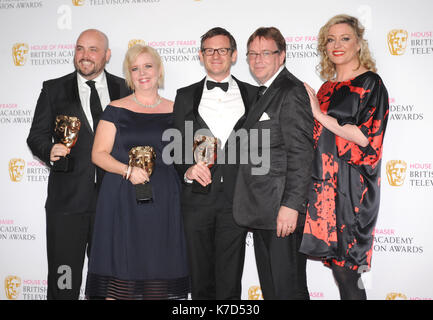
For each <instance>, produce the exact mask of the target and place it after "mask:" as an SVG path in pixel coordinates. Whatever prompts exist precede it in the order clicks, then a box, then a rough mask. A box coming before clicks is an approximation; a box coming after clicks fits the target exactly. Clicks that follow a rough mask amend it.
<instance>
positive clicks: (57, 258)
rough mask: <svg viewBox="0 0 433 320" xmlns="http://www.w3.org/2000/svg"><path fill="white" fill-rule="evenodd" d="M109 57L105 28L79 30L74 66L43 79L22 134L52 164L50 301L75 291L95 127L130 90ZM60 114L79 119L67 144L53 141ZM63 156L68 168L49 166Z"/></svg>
mask: <svg viewBox="0 0 433 320" xmlns="http://www.w3.org/2000/svg"><path fill="white" fill-rule="evenodd" d="M110 56H111V51H110V49H109V44H108V38H107V36H106V35H105V34H104V33H102V32H101V31H99V30H95V29H89V30H85V31H83V32H82V33H81V34H80V36H79V37H78V39H77V43H76V47H75V55H74V65H75V69H76V70H75V71H74V72H73V73H70V74H68V75H65V76H63V77H60V78H57V79H52V80H48V81H45V82H44V83H43V85H42V91H41V93H40V95H39V99H38V102H37V105H36V109H35V113H34V117H33V122H32V126H31V128H30V133H29V136H28V138H27V144H28V146H29V147H30V149H31V151H32V152H33V154H34V155H35V156H37V157H38V158H39V159H41V160H42V161H44V162H45V163H46V165H47V166H48V167H50V168H51V171H50V176H49V179H48V193H47V200H46V203H45V209H46V232H47V258H48V292H47V299H50V300H51V299H74V300H75V299H78V298H79V294H80V286H81V278H82V270H83V264H84V258H85V254H86V250H87V253H89V251H90V243H91V237H92V228H93V220H94V215H95V211H96V198H97V193H98V188H99V185H100V183H101V179H102V176H103V172H102V171H101V170H100V169H98V170H97V168H96V167H95V165H94V164H93V163H92V161H91V151H92V146H93V138H94V132H95V131H96V126H97V123H98V120H99V117H100V115H101V113H102V112H103V109H104V108H105V106H106V105H107V104H108V103H109V102H110V101H112V100H117V99H119V98H122V97H124V96H126V95H128V94H129V89H128V88H127V86H126V83H125V80H124V79H122V78H119V77H116V76H114V75H111V74H109V73H108V72H106V71H105V70H104V68H105V65H106V63H107V62H108V61H109V60H110ZM59 115H62V116H70V117H77V118H78V119H79V120H80V123H81V127H80V130H79V132H78V139H77V140H76V143H75V145H74V146H73V147H72V148H68V147H67V146H65V145H64V144H62V143H58V141H57V140H56V139H57V138H56V136H55V134H54V129H55V119H56V117H57V116H59ZM53 140H54V141H53ZM66 155H70V157H71V158H73V160H74V161H73V167H72V166H71V167H70V168H69V169H68V171H67V172H61V171H54V170H53V169H52V167H53V165H54V164H55V163H56V161H59V160H60V159H61V158H62V157H65V156H66ZM65 170H66V169H65Z"/></svg>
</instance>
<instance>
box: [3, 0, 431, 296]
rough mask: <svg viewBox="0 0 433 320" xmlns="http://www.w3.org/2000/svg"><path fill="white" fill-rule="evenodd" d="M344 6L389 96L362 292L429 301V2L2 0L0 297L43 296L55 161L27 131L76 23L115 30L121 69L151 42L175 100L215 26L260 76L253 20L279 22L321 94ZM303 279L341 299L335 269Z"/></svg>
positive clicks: (194, 77)
mask: <svg viewBox="0 0 433 320" xmlns="http://www.w3.org/2000/svg"><path fill="white" fill-rule="evenodd" d="M339 13H347V14H350V15H354V16H356V17H358V18H359V19H360V20H361V21H362V23H363V24H364V26H365V27H366V30H367V31H366V38H367V39H368V41H369V45H370V48H371V51H372V53H373V56H374V58H375V59H376V62H377V67H378V73H379V74H380V76H381V77H382V79H383V81H384V83H385V85H386V87H387V88H388V92H389V99H390V101H389V103H390V114H389V122H388V130H387V133H386V136H385V147H384V155H383V163H382V183H381V184H382V186H381V188H382V189H381V191H382V198H381V209H380V213H379V220H378V223H377V227H376V231H375V243H374V253H373V260H372V269H371V271H369V272H366V273H364V274H363V276H362V277H363V282H364V284H365V286H366V289H367V295H368V297H369V298H370V299H379V300H383V299H388V300H393V299H407V300H424V299H433V273H432V272H431V266H432V264H433V237H432V232H431V230H432V226H433V201H432V198H433V148H432V145H433V142H432V137H433V100H432V91H433V78H432V74H433V23H432V18H433V16H432V15H433V2H432V1H431V0H417V1H407V0H382V1H375V0H363V1H357V0H345V1H343V0H341V1H338V0H328V1H297V2H292V1H285V0H266V1H263V0H239V1H231V0H56V1H48V0H0V30H1V35H2V36H1V41H0V70H1V78H0V82H1V85H0V136H1V140H0V149H1V150H2V151H1V155H0V194H1V201H0V299H2V300H5V299H10V300H42V299H46V274H47V263H46V244H45V240H46V239H45V209H44V203H45V198H46V188H47V179H48V175H49V169H48V168H47V167H46V166H44V164H42V163H41V162H40V161H39V160H38V159H37V158H34V157H33V156H32V154H31V152H30V150H29V149H28V147H27V145H26V138H27V135H28V132H29V129H30V125H31V122H32V117H33V114H34V108H35V105H36V100H37V98H38V96H39V93H40V90H41V86H42V81H44V80H47V79H51V78H57V77H59V76H62V75H64V74H67V73H70V72H71V71H72V70H73V69H74V67H73V56H74V46H75V41H76V39H77V37H78V35H79V33H80V32H81V31H83V30H85V29H88V28H97V29H100V30H102V31H103V32H105V33H106V34H107V35H108V37H109V39H110V47H111V50H112V58H111V61H110V62H109V64H108V65H107V70H108V71H109V72H111V73H114V74H117V75H120V76H123V75H122V68H121V66H122V62H123V58H124V54H125V52H126V50H127V48H128V46H130V45H131V44H134V43H136V42H142V43H145V44H147V45H150V46H152V47H154V48H155V49H156V50H157V51H158V52H159V54H160V55H161V57H162V59H163V62H164V65H165V69H166V81H165V87H164V88H163V89H162V90H161V92H160V93H161V95H162V96H164V97H167V98H169V99H171V100H174V98H175V94H176V90H177V89H178V88H180V87H183V86H186V85H189V84H191V83H193V82H196V81H199V80H201V79H202V78H203V77H204V75H205V73H204V69H203V66H202V65H201V64H200V61H199V59H198V51H199V46H200V36H201V35H202V34H203V33H205V32H206V31H207V30H208V29H210V28H212V27H215V26H221V27H224V28H226V29H227V30H229V31H230V32H231V33H232V34H233V36H234V37H235V38H236V40H237V42H238V51H239V55H238V61H237V62H236V64H235V65H234V66H233V68H232V73H233V74H234V75H235V76H236V77H238V78H239V79H241V80H244V81H247V82H250V83H253V84H256V83H255V81H254V79H253V77H252V76H251V74H250V72H249V69H248V65H247V61H246V56H245V54H246V41H247V39H248V37H249V36H250V34H251V33H253V32H254V31H255V30H256V29H257V28H258V27H260V26H275V27H277V28H279V29H280V30H281V32H282V33H283V35H284V36H285V38H286V42H287V62H286V66H287V68H288V69H289V70H290V71H291V72H292V73H293V74H295V75H296V76H297V77H298V78H300V79H301V80H303V81H305V82H308V83H309V84H310V85H311V86H312V87H314V88H315V89H316V91H317V90H318V89H319V87H320V85H321V83H322V81H321V80H320V78H319V77H318V75H317V73H316V71H315V67H316V65H317V63H318V55H317V52H316V47H317V34H318V31H319V28H320V27H321V26H322V25H323V24H324V23H325V22H326V21H327V20H328V19H329V18H330V17H332V16H334V15H336V14H339ZM77 187H78V186H77ZM246 245H247V255H246V260H245V269H244V277H243V293H242V298H243V299H252V300H256V299H262V298H263V297H262V294H261V290H260V284H259V281H258V277H257V271H256V265H255V260H254V249H253V246H254V243H253V239H252V235H251V234H248V237H247V239H246ZM86 271H87V270H86V269H85V270H83V275H84V276H85V275H86ZM307 276H308V286H309V290H310V296H311V298H312V299H322V300H326V299H339V294H338V290H337V287H336V285H335V283H334V280H333V277H332V274H331V271H330V270H329V269H327V268H326V267H324V266H323V265H322V264H321V262H320V261H315V260H309V261H308V265H307ZM84 279H85V278H84ZM83 292H84V288H83V291H82V293H83ZM82 298H84V296H83V295H82Z"/></svg>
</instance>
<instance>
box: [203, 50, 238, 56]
mask: <svg viewBox="0 0 433 320" xmlns="http://www.w3.org/2000/svg"><path fill="white" fill-rule="evenodd" d="M230 50H232V49H231V48H218V49H214V48H203V49H202V50H201V52H203V53H204V55H205V56H213V55H214V53H215V51H216V52H218V54H219V55H220V56H226V55H227V53H229V51H230Z"/></svg>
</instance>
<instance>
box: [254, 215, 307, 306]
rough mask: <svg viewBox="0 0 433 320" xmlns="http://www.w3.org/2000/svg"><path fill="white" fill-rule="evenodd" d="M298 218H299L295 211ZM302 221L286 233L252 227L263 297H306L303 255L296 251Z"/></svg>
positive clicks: (294, 298) (305, 261)
mask: <svg viewBox="0 0 433 320" xmlns="http://www.w3.org/2000/svg"><path fill="white" fill-rule="evenodd" d="M298 219H303V216H301V215H299V218H298ZM302 230H303V225H302V226H300V225H299V221H298V226H297V228H296V229H295V232H293V233H292V234H290V235H289V236H287V237H284V238H279V237H277V231H276V230H257V229H255V230H253V237H254V253H255V258H256V264H257V272H258V275H259V280H260V286H261V289H262V294H263V298H264V299H265V300H309V299H310V295H309V293H308V288H307V276H306V263H307V259H306V256H305V255H304V254H302V253H299V246H300V245H301V241H302Z"/></svg>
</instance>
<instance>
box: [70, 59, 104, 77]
mask: <svg viewBox="0 0 433 320" xmlns="http://www.w3.org/2000/svg"><path fill="white" fill-rule="evenodd" d="M82 61H87V62H90V63H91V64H92V65H93V68H90V69H89V68H87V69H86V70H88V71H87V72H84V71H83V70H82V69H81V68H80V63H81V62H82ZM75 69H76V70H77V72H78V73H79V74H80V75H82V76H83V77H89V76H91V75H94V74H97V73H99V71H100V70H97V69H96V64H95V63H94V62H93V61H91V60H84V59H81V60H80V61H79V62H78V63H75Z"/></svg>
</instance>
